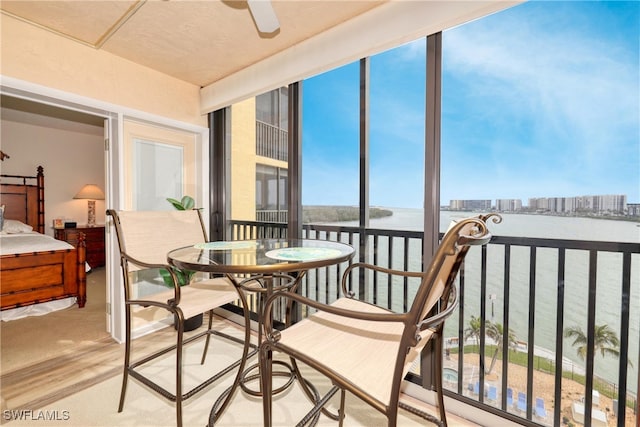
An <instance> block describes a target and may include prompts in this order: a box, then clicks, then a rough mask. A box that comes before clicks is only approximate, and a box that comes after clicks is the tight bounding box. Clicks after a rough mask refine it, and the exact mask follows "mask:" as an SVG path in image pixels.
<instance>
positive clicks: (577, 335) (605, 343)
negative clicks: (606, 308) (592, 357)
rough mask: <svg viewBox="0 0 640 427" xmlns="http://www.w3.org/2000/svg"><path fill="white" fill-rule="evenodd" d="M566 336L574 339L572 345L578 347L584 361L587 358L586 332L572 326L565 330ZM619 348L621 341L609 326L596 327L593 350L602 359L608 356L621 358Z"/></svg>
mask: <svg viewBox="0 0 640 427" xmlns="http://www.w3.org/2000/svg"><path fill="white" fill-rule="evenodd" d="M564 336H565V338H573V343H571V345H572V346H574V347H576V351H577V353H578V356H579V357H580V358H581V359H582V360H584V359H585V357H586V356H587V335H586V334H585V333H584V331H583V330H582V329H580V327H578V326H572V327H570V328H565V330H564ZM619 346H620V340H619V339H618V336H617V335H616V333H615V332H614V331H613V329H611V328H610V327H609V325H595V328H594V331H593V348H594V349H595V351H596V352H600V354H601V355H602V357H605V356H606V355H607V354H610V355H612V356H615V357H619V356H620V352H619V351H618V347H619Z"/></svg>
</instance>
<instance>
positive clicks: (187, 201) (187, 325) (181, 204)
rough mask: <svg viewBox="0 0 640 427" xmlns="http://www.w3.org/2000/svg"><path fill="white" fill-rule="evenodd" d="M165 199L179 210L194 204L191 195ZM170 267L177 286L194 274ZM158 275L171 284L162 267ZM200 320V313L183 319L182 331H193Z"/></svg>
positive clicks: (201, 318)
mask: <svg viewBox="0 0 640 427" xmlns="http://www.w3.org/2000/svg"><path fill="white" fill-rule="evenodd" d="M167 201H168V202H169V203H171V204H172V205H173V207H174V208H176V209H177V210H179V211H186V210H190V209H193V207H194V206H195V200H194V199H193V197H191V196H184V197H182V199H181V200H176V199H172V198H170V197H169V198H167ZM171 269H172V270H173V272H174V273H175V275H176V277H177V279H178V285H179V286H184V285H188V284H189V283H191V278H192V277H193V275H194V274H195V271H190V270H182V269H179V268H175V267H171ZM160 275H161V276H162V280H163V281H164V283H165V284H166V285H167V286H170V287H172V286H173V279H172V278H171V274H170V273H169V272H168V271H167V270H166V269H164V268H162V269H160ZM202 322H203V315H202V313H200V314H198V315H196V316H193V317H190V318H189V319H185V320H184V331H185V332H187V331H193V330H195V329H198V328H199V327H200V326H202Z"/></svg>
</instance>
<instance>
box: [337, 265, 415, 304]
mask: <svg viewBox="0 0 640 427" xmlns="http://www.w3.org/2000/svg"><path fill="white" fill-rule="evenodd" d="M357 268H362V269H365V270H373V271H376V272H380V273H386V274H389V275H393V276H401V277H424V274H425V273H423V272H421V271H404V270H394V269H391V268H386V267H380V266H378V265H374V264H368V263H364V262H356V263H353V264H351V265H350V266H348V267H347V268H346V270H345V271H344V273H343V274H342V283H341V286H342V293H343V295H345V296H348V297H349V298H354V297H355V294H354V292H353V291H350V290H348V289H347V278H348V277H349V274H351V272H352V271H353V270H355V269H357Z"/></svg>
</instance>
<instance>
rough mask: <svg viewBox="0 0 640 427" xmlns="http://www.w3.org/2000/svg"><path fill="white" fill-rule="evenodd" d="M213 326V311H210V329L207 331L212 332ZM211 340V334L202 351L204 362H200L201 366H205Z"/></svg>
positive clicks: (208, 334) (208, 335)
mask: <svg viewBox="0 0 640 427" xmlns="http://www.w3.org/2000/svg"><path fill="white" fill-rule="evenodd" d="M212 325H213V310H209V329H207V331H209V332H211V326H212ZM210 339H211V333H207V339H206V340H205V341H204V350H203V351H202V360H201V361H200V364H201V365H204V361H205V359H206V358H207V351H208V350H209V340H210Z"/></svg>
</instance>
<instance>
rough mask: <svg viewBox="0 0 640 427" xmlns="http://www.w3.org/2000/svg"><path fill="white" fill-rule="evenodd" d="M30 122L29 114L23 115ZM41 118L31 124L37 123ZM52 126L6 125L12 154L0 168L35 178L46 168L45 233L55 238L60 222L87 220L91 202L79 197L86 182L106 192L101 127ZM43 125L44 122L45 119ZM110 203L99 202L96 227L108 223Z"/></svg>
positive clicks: (5, 147)
mask: <svg viewBox="0 0 640 427" xmlns="http://www.w3.org/2000/svg"><path fill="white" fill-rule="evenodd" d="M23 118H24V119H25V120H27V121H29V120H28V115H26V116H23ZM34 121H35V120H33V121H31V122H34ZM47 121H48V125H45V124H46V123H43V125H34V124H31V123H24V122H20V121H11V120H6V119H5V115H4V114H3V118H2V120H1V121H0V126H1V128H0V141H1V143H2V151H4V152H5V153H7V154H8V155H9V156H11V157H10V158H9V159H5V160H4V161H3V162H2V163H1V164H0V169H1V170H2V173H3V174H12V175H35V174H36V169H37V167H38V166H42V167H43V168H44V183H45V232H46V234H48V235H53V230H52V222H53V219H54V218H65V219H67V220H71V221H76V222H77V223H78V224H86V222H87V201H86V200H74V199H73V196H74V195H75V194H76V193H77V192H78V191H79V190H80V189H81V188H82V186H83V185H85V184H96V185H98V186H99V187H100V188H101V189H102V190H104V188H105V169H104V143H103V139H104V137H103V130H102V128H101V127H96V126H90V125H84V124H78V123H71V122H68V121H65V120H60V119H56V118H48V119H47ZM38 122H41V120H39V121H38ZM104 212H105V207H104V201H103V200H98V201H97V202H96V223H99V224H104V221H105V218H104V217H105V214H104Z"/></svg>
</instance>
